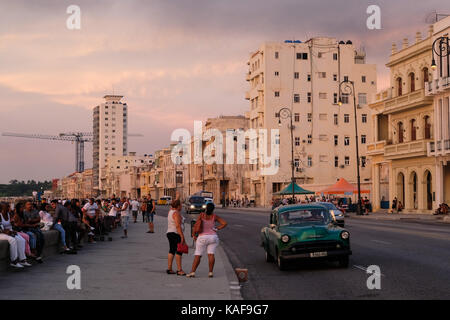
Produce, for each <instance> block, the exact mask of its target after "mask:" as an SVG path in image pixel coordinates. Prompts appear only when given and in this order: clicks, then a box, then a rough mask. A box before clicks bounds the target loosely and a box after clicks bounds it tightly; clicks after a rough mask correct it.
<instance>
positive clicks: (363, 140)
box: [361, 134, 367, 144]
mask: <svg viewBox="0 0 450 320" xmlns="http://www.w3.org/2000/svg"><path fill="white" fill-rule="evenodd" d="M366 141H367V137H366V135H365V134H363V135H361V143H362V144H366Z"/></svg>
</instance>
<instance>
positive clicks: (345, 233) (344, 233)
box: [341, 231, 350, 240]
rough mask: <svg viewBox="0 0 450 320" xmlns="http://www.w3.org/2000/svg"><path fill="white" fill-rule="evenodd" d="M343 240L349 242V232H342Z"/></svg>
mask: <svg viewBox="0 0 450 320" xmlns="http://www.w3.org/2000/svg"><path fill="white" fill-rule="evenodd" d="M341 238H342V239H344V240H347V239H348V238H350V233H348V232H347V231H342V232H341Z"/></svg>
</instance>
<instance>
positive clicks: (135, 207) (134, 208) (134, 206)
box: [130, 199, 139, 223]
mask: <svg viewBox="0 0 450 320" xmlns="http://www.w3.org/2000/svg"><path fill="white" fill-rule="evenodd" d="M130 205H131V212H132V213H133V218H134V223H136V222H137V221H136V220H137V216H138V210H139V202H138V201H137V200H136V199H134V200H133V201H131V203H130Z"/></svg>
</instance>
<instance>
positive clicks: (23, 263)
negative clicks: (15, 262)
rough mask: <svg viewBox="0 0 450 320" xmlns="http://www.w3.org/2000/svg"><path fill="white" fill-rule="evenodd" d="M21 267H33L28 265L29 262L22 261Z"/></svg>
mask: <svg viewBox="0 0 450 320" xmlns="http://www.w3.org/2000/svg"><path fill="white" fill-rule="evenodd" d="M20 264H21V265H23V266H24V267H32V266H33V265H32V264H30V263H28V262H27V261H22V262H20Z"/></svg>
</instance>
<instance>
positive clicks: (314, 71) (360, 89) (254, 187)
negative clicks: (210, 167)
mask: <svg viewBox="0 0 450 320" xmlns="http://www.w3.org/2000/svg"><path fill="white" fill-rule="evenodd" d="M248 65H249V71H248V74H247V76H246V80H247V81H248V82H249V84H250V89H249V91H248V92H247V93H246V99H247V100H249V102H250V110H249V112H248V116H249V121H250V124H249V127H250V128H252V129H260V128H265V129H269V130H270V129H280V136H279V137H277V140H279V141H277V142H276V143H279V145H280V163H279V164H278V165H279V171H278V174H276V175H266V176H263V175H261V174H260V165H259V164H252V165H251V166H250V167H251V168H250V172H249V174H248V177H249V179H250V188H251V190H250V193H251V195H250V197H251V200H253V201H255V204H256V205H262V206H269V205H270V204H271V201H272V197H273V193H275V192H277V191H280V190H281V189H282V188H284V187H285V186H286V185H287V184H289V183H290V182H291V138H290V126H289V121H290V120H289V118H285V113H281V119H280V116H279V113H278V112H279V110H280V109H281V108H288V109H289V110H290V113H291V114H292V118H293V140H294V141H293V144H294V165H295V179H296V182H297V183H298V184H300V185H302V186H303V187H305V188H306V189H309V190H312V191H320V190H321V189H324V188H326V187H328V186H330V185H332V184H334V183H335V182H336V181H337V180H338V179H339V178H341V177H344V178H345V179H347V180H348V181H349V182H351V183H356V180H357V179H356V171H357V170H356V143H358V144H359V146H360V157H361V162H362V165H361V182H362V186H363V188H364V189H367V188H370V178H371V170H370V168H369V167H368V166H367V165H366V154H365V147H364V146H365V144H366V143H367V141H368V139H369V137H370V136H371V134H372V133H371V126H370V124H369V119H370V118H371V109H370V108H369V107H368V99H369V97H371V96H372V95H374V94H375V93H376V91H377V85H376V66H375V65H369V64H366V63H365V53H364V51H363V50H361V49H356V48H355V47H354V46H353V44H352V43H351V41H346V42H344V41H337V40H336V39H333V38H313V39H310V40H308V41H306V42H303V43H302V42H300V41H291V42H288V43H280V42H272V43H265V44H263V45H262V46H261V47H260V48H259V49H258V50H257V51H256V52H254V53H253V54H251V56H250V59H249V61H248ZM344 80H348V81H353V82H354V85H355V92H354V94H355V98H356V104H357V117H356V119H357V120H356V121H357V124H358V130H359V138H358V141H355V140H356V139H355V120H354V119H355V118H354V109H353V108H354V107H353V96H352V95H348V93H349V92H344V94H343V96H342V100H343V104H342V106H339V105H338V100H339V84H340V82H341V81H344ZM280 121H281V127H280V126H279V122H280Z"/></svg>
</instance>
